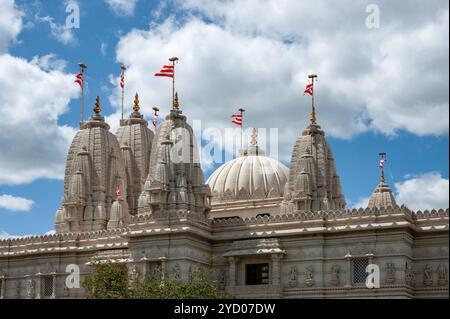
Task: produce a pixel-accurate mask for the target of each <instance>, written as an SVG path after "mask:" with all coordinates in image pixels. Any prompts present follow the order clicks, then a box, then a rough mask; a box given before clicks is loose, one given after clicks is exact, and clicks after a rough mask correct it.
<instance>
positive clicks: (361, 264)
mask: <svg viewBox="0 0 450 319" xmlns="http://www.w3.org/2000/svg"><path fill="white" fill-rule="evenodd" d="M368 265H369V259H368V258H356V259H353V283H355V284H362V283H365V282H366V278H367V275H368V274H367V273H366V268H367V266H368Z"/></svg>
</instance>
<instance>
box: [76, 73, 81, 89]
mask: <svg viewBox="0 0 450 319" xmlns="http://www.w3.org/2000/svg"><path fill="white" fill-rule="evenodd" d="M75 78H76V80H75V81H74V82H75V83H78V85H79V86H80V87H81V88H83V72H80V73H78V74H76V75H75Z"/></svg>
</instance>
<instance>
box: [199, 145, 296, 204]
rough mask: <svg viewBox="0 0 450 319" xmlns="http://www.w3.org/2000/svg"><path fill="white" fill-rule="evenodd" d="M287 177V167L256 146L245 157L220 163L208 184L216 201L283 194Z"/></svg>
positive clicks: (279, 195)
mask: <svg viewBox="0 0 450 319" xmlns="http://www.w3.org/2000/svg"><path fill="white" fill-rule="evenodd" d="M287 177H288V168H287V167H286V166H284V165H283V164H282V163H280V162H278V161H277V160H275V159H272V158H270V157H267V156H265V154H264V152H263V151H262V150H261V149H259V147H258V146H256V145H253V146H251V147H249V149H248V150H247V151H244V154H243V155H242V156H240V157H238V158H235V159H233V160H231V161H229V162H227V163H225V164H223V165H222V166H220V167H219V168H218V169H217V170H216V171H214V172H213V173H212V174H211V176H210V177H209V179H208V181H207V183H208V184H209V186H210V188H211V193H212V203H213V204H216V203H224V202H234V201H239V200H260V199H267V198H280V197H283V192H284V186H285V184H286V181H287Z"/></svg>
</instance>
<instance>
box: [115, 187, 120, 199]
mask: <svg viewBox="0 0 450 319" xmlns="http://www.w3.org/2000/svg"><path fill="white" fill-rule="evenodd" d="M115 193H116V198H119V197H120V187H119V185H117V186H116V192H115Z"/></svg>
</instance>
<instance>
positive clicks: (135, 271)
mask: <svg viewBox="0 0 450 319" xmlns="http://www.w3.org/2000/svg"><path fill="white" fill-rule="evenodd" d="M138 279H139V271H138V269H137V266H136V265H133V267H132V268H131V272H130V281H131V282H137V281H138Z"/></svg>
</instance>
